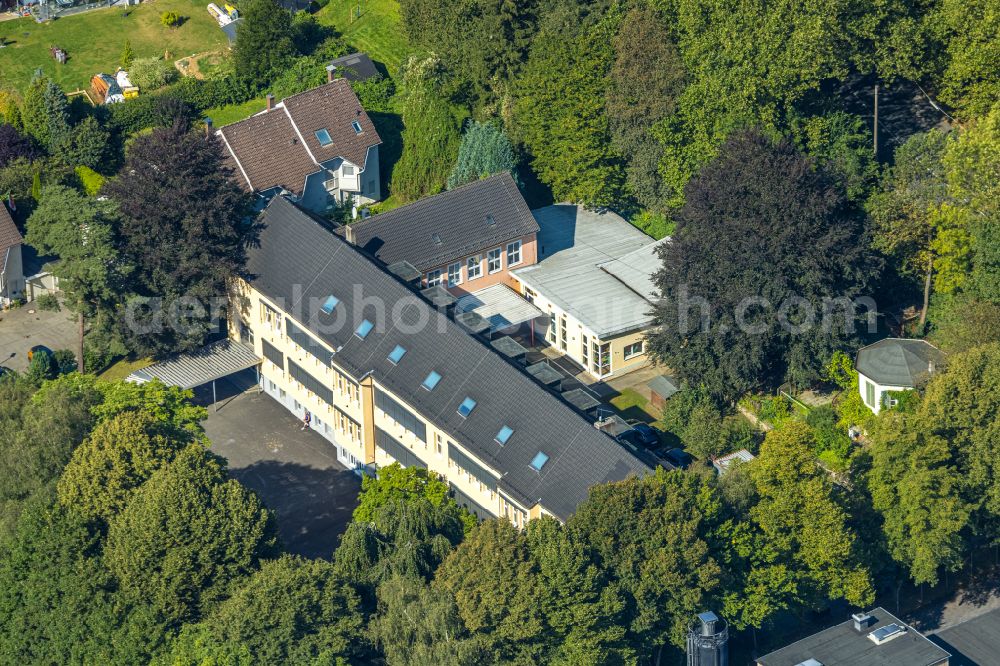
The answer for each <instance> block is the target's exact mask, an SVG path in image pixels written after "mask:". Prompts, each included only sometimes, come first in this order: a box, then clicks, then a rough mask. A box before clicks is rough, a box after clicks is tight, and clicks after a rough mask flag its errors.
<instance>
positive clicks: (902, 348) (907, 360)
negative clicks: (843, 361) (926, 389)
mask: <svg viewBox="0 0 1000 666" xmlns="http://www.w3.org/2000/svg"><path fill="white" fill-rule="evenodd" d="M944 363H945V355H944V352H942V351H941V350H940V349H938V348H937V347H935V346H934V345H932V344H931V343H929V342H927V341H925V340H911V339H907V338H886V339H884V340H879V341H878V342H876V343H875V344H871V345H868V346H867V347H862V348H861V349H860V350H858V358H857V363H855V367H856V368H857V370H858V372H860V373H861V374H863V375H864V376H866V377H868V378H869V379H873V380H875V381H876V382H878V383H879V384H881V385H882V386H906V387H909V388H916V387H917V386H920V385H921V384H923V383H924V382H925V381H927V379H929V378H930V376H931V375H932V374H933V373H934V372H935V371H937V370H940V369H941V368H942V367H943V366H944Z"/></svg>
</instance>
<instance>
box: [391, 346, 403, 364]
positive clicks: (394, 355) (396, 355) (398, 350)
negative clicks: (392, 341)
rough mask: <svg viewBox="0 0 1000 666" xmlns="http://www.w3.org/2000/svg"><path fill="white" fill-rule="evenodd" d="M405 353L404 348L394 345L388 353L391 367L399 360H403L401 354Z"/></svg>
mask: <svg viewBox="0 0 1000 666" xmlns="http://www.w3.org/2000/svg"><path fill="white" fill-rule="evenodd" d="M405 353H406V348H405V347H403V346H402V345H396V346H395V347H394V348H393V350H392V351H391V352H389V360H390V361H392V364H393V365H396V364H397V363H399V361H400V359H402V358H403V354H405Z"/></svg>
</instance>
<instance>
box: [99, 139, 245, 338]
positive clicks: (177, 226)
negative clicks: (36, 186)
mask: <svg viewBox="0 0 1000 666" xmlns="http://www.w3.org/2000/svg"><path fill="white" fill-rule="evenodd" d="M230 175H231V174H230V171H229V169H228V168H226V167H225V166H224V165H223V163H222V155H221V153H220V151H219V150H218V149H217V147H216V146H215V144H214V143H213V142H210V141H205V139H204V137H203V136H202V135H201V134H200V133H198V132H188V131H184V130H183V129H182V128H179V127H173V128H169V129H156V130H153V132H152V133H150V134H147V135H144V136H141V137H138V138H137V139H136V140H135V141H134V142H133V143H132V145H131V147H130V149H129V151H128V154H127V156H126V160H125V166H124V167H123V168H122V171H121V172H120V173H119V175H118V177H117V178H115V179H113V180H110V181H108V182H107V183H106V184H105V186H104V191H105V192H106V193H107V194H108V196H109V197H110V198H111V199H112V200H114V202H115V203H116V204H117V206H118V209H119V212H120V220H121V222H120V225H119V229H118V232H119V236H120V238H121V241H122V243H121V252H122V254H123V255H124V256H126V257H128V259H129V261H130V262H131V263H132V264H133V265H134V267H135V272H134V273H133V275H134V279H133V280H131V281H130V283H129V287H130V289H129V290H130V291H131V292H132V293H134V294H135V295H136V297H137V298H139V299H147V298H156V299H161V300H159V301H153V302H150V301H136V300H134V299H133V300H132V301H131V306H129V307H131V308H132V310H130V312H132V313H133V316H132V317H123V318H121V319H119V331H120V332H121V334H122V336H123V338H124V339H125V340H126V344H127V345H128V346H129V347H130V348H131V349H133V350H135V351H137V352H140V353H143V354H150V353H154V354H155V353H168V352H176V351H182V350H190V349H194V348H196V347H200V346H201V345H202V344H204V342H205V339H206V336H207V335H208V334H209V333H210V332H211V330H212V329H213V327H214V326H215V325H216V324H217V323H218V322H217V319H215V317H216V316H218V315H219V313H218V311H217V306H218V303H219V300H220V299H222V298H224V296H225V294H226V290H225V284H226V282H225V281H226V279H227V278H229V277H230V276H232V275H233V274H236V273H239V271H240V270H241V268H242V266H243V264H244V263H245V261H246V250H247V246H248V244H249V243H250V242H252V240H253V239H254V238H255V237H256V233H257V227H256V225H255V224H253V223H252V222H248V220H247V219H245V216H246V215H247V213H248V212H249V211H248V209H247V206H248V198H247V196H246V194H245V193H244V192H242V191H241V190H240V189H239V187H238V186H237V185H236V184H235V182H234V180H233V179H232V178H231V177H230ZM141 302H145V303H147V304H148V309H146V308H144V307H141ZM213 309H214V310H215V311H214V312H213Z"/></svg>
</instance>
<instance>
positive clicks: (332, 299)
mask: <svg viewBox="0 0 1000 666" xmlns="http://www.w3.org/2000/svg"><path fill="white" fill-rule="evenodd" d="M339 302H340V299H339V298H337V297H336V296H327V297H326V300H325V301H323V305H322V307H321V308H320V309H321V310H322V311H323V312H325V313H327V314H333V309H334V308H335V307H337V303H339Z"/></svg>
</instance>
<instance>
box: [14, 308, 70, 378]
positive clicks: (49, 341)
mask: <svg viewBox="0 0 1000 666" xmlns="http://www.w3.org/2000/svg"><path fill="white" fill-rule="evenodd" d="M35 345H44V346H46V347H48V348H49V349H52V350H53V351H54V350H56V349H74V350H75V349H76V345H77V328H76V316H75V315H74V314H73V313H72V312H70V311H69V310H67V309H66V308H63V309H62V310H60V311H58V312H52V311H49V310H39V309H37V308H36V307H35V304H33V303H29V304H28V305H24V306H22V307H20V308H17V309H14V310H5V311H2V312H0V366H3V367H7V368H10V369H11V370H17V371H18V372H23V371H24V370H27V368H28V350H29V349H31V348H32V347H34V346H35Z"/></svg>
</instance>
